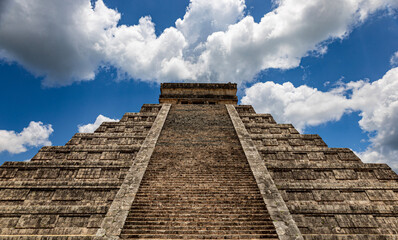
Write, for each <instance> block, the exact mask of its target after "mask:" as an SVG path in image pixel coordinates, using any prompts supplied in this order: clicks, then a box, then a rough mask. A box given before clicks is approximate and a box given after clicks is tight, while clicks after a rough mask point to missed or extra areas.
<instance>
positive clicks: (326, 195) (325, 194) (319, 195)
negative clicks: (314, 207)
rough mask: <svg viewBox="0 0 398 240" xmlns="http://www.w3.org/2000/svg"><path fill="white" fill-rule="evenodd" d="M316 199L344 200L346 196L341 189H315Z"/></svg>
mask: <svg viewBox="0 0 398 240" xmlns="http://www.w3.org/2000/svg"><path fill="white" fill-rule="evenodd" d="M312 193H313V195H314V199H315V200H316V201H322V202H324V201H343V200H344V198H343V196H342V195H341V193H340V191H339V190H313V191H312Z"/></svg>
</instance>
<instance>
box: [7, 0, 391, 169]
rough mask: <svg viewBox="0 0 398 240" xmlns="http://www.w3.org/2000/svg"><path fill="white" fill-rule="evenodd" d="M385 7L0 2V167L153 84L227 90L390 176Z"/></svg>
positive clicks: (348, 0) (150, 93)
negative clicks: (212, 85) (223, 85)
mask: <svg viewBox="0 0 398 240" xmlns="http://www.w3.org/2000/svg"><path fill="white" fill-rule="evenodd" d="M397 9H398V3H397V2H396V1H393V0H380V1H370V0H337V1H326V0H314V1H305V0H303V1H298V0H294V1H293V0H281V1H274V2H272V1H264V0H263V1H257V0H247V1H242V0H220V1H204V0H192V1H191V2H190V1H182V0H176V1H148V0H147V1H135V0H134V1H122V0H117V1H110V0H104V1H103V2H102V1H91V2H90V1H88V0H76V1H73V2H67V1H51V2H50V3H48V2H46V1H41V0H35V1H28V0H18V1H7V0H6V1H4V2H2V4H0V112H1V114H0V163H3V162H4V161H23V160H27V159H30V158H31V157H33V156H34V155H35V153H37V151H38V150H39V149H40V147H42V146H43V145H49V144H52V145H64V144H65V143H66V142H67V141H68V140H69V139H70V138H71V137H72V136H73V134H74V133H76V132H78V131H86V132H87V131H92V130H93V129H94V128H95V127H96V126H97V125H98V124H99V123H100V122H101V121H103V120H112V119H113V120H117V119H120V118H121V117H122V115H123V114H124V113H125V112H137V111H139V109H140V107H141V106H142V104H144V103H157V100H158V95H159V83H160V82H170V81H174V82H184V81H189V82H228V81H231V82H237V83H238V84H239V91H238V96H239V99H240V101H241V103H244V104H252V105H253V106H254V107H255V109H256V111H257V112H269V113H271V114H273V116H274V117H275V118H276V120H277V121H278V122H280V123H284V122H288V123H293V124H294V125H295V126H296V127H297V128H298V129H299V130H300V131H301V132H304V133H317V134H319V135H320V136H321V137H322V138H323V139H324V140H325V142H326V143H327V144H328V145H329V146H330V147H349V148H351V149H353V150H354V151H355V152H356V153H357V154H358V155H360V157H362V159H363V160H364V161H366V162H386V163H388V164H390V166H392V167H393V168H394V169H395V170H397V169H398V127H397V126H396V125H397V124H396V121H398V68H397V67H398V43H397V39H398V12H397ZM178 19H179V20H178ZM97 117H98V118H97ZM96 119H97V121H96ZM79 127H80V128H79Z"/></svg>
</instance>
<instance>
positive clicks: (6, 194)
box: [0, 189, 29, 200]
mask: <svg viewBox="0 0 398 240" xmlns="http://www.w3.org/2000/svg"><path fill="white" fill-rule="evenodd" d="M28 193H29V189H1V190H0V200H25V198H26V196H27V195H28Z"/></svg>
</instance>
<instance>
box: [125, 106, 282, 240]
mask: <svg viewBox="0 0 398 240" xmlns="http://www.w3.org/2000/svg"><path fill="white" fill-rule="evenodd" d="M120 237H121V238H122V239H137V238H139V239H142V238H147V239H225V238H230V239H278V236H277V234H276V231H275V228H274V225H273V223H272V221H271V219H270V217H269V214H268V211H267V209H266V206H265V204H264V201H263V199H262V197H261V195H260V192H259V189H258V186H257V184H256V181H255V179H254V177H253V173H252V171H251V170H250V167H249V164H248V162H247V160H246V157H245V155H244V153H243V150H242V147H241V145H240V143H239V140H238V138H237V135H236V133H235V130H234V128H233V125H232V122H231V120H230V118H229V116H228V113H227V111H226V108H225V106H224V105H213V106H209V105H173V106H172V108H171V110H170V112H169V115H168V116H167V119H166V122H165V124H164V127H163V130H162V132H161V135H160V137H159V139H158V142H157V145H156V148H155V151H154V153H153V155H152V157H151V160H150V162H149V165H148V167H147V170H146V172H145V175H144V178H143V180H142V182H141V185H140V188H139V190H138V193H137V195H136V197H135V200H134V202H133V204H132V206H131V209H130V212H129V215H128V217H127V220H126V222H125V225H124V228H123V230H122V233H121V236H120Z"/></svg>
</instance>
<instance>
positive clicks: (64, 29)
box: [0, 0, 120, 86]
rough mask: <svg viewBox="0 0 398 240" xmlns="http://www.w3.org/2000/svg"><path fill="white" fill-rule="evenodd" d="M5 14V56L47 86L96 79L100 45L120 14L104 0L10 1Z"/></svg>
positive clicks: (0, 17)
mask: <svg viewBox="0 0 398 240" xmlns="http://www.w3.org/2000/svg"><path fill="white" fill-rule="evenodd" d="M2 7H3V11H1V12H0V36H1V37H0V49H3V51H2V52H1V53H2V54H1V55H0V57H2V58H5V59H7V60H9V61H16V62H18V63H20V64H21V65H23V66H24V67H25V68H27V69H28V70H29V71H31V72H32V73H33V74H34V75H36V76H43V77H45V79H44V84H45V85H50V86H53V85H67V84H70V83H72V82H74V81H84V80H92V79H94V77H95V72H96V70H97V68H98V66H99V64H100V63H101V60H103V56H102V53H101V52H100V51H99V50H100V48H101V47H100V45H101V43H102V42H103V41H104V39H106V38H108V36H107V33H108V32H107V30H108V29H110V28H114V27H116V24H117V22H118V21H119V19H120V14H119V13H117V12H116V11H115V10H112V9H109V8H107V7H106V6H105V5H104V4H103V2H102V1H97V2H96V4H95V7H94V8H93V7H92V6H91V3H90V1H88V0H74V1H46V0H36V1H30V0H10V1H7V0H6V1H4V2H3V6H2Z"/></svg>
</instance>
